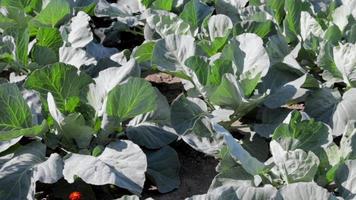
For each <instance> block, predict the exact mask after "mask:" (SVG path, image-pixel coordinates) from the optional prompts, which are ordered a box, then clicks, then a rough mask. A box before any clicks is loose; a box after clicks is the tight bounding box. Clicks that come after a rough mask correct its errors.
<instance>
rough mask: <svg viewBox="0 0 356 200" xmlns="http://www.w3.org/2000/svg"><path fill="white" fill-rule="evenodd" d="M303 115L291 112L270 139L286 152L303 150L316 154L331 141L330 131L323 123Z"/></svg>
mask: <svg viewBox="0 0 356 200" xmlns="http://www.w3.org/2000/svg"><path fill="white" fill-rule="evenodd" d="M305 115H306V114H305V113H300V112H298V111H293V112H292V113H290V114H289V116H288V117H287V118H286V119H287V120H285V121H284V122H283V123H282V124H281V125H279V126H278V127H277V128H276V130H275V131H274V133H273V136H272V138H273V139H274V140H276V141H277V142H278V143H279V144H280V145H281V146H282V147H283V149H285V150H286V151H287V150H296V149H303V150H304V151H313V152H315V153H318V152H319V151H320V150H321V147H322V146H323V145H325V144H328V143H329V142H330V141H331V140H332V139H331V133H330V130H329V128H328V127H327V126H326V125H325V124H324V123H322V122H316V121H315V120H313V119H309V118H308V116H305ZM286 123H287V124H286Z"/></svg>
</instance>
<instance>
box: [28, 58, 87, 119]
mask: <svg viewBox="0 0 356 200" xmlns="http://www.w3.org/2000/svg"><path fill="white" fill-rule="evenodd" d="M91 82H92V79H91V77H90V76H88V75H87V74H85V73H83V72H79V73H78V70H77V69H76V68H75V67H74V66H71V65H66V64H63V63H56V64H53V65H49V66H47V67H44V68H41V69H38V70H35V71H34V72H33V73H32V74H31V75H30V76H29V77H28V79H27V80H26V82H25V87H26V88H28V89H33V90H36V91H38V92H39V93H40V94H41V97H42V98H43V99H46V98H47V93H48V92H51V93H52V95H53V97H54V100H55V102H56V104H57V106H58V108H59V110H60V111H62V112H63V111H65V110H67V108H68V106H70V103H71V102H70V101H73V99H78V100H79V99H80V98H81V96H82V93H83V92H85V89H86V88H87V87H88V85H89V83H91ZM83 90H84V91H83Z"/></svg>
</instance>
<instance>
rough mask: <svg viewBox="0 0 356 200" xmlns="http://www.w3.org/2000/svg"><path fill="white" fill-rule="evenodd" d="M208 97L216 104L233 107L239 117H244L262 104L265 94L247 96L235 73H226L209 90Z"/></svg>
mask: <svg viewBox="0 0 356 200" xmlns="http://www.w3.org/2000/svg"><path fill="white" fill-rule="evenodd" d="M208 98H209V100H210V101H211V102H212V103H213V104H214V105H218V106H222V107H227V108H230V109H233V110H234V111H235V113H236V114H237V115H236V116H237V117H242V116H244V115H246V114H247V113H248V112H249V111H251V110H252V109H253V108H255V107H256V106H257V105H258V104H260V103H261V102H262V101H263V100H264V99H265V96H259V97H254V98H250V99H248V98H246V97H245V95H244V91H243V89H242V86H241V84H240V82H238V81H237V79H236V77H235V76H234V75H233V74H230V73H226V74H224V76H223V77H222V80H221V83H220V85H219V86H217V87H215V88H214V89H212V90H211V91H208Z"/></svg>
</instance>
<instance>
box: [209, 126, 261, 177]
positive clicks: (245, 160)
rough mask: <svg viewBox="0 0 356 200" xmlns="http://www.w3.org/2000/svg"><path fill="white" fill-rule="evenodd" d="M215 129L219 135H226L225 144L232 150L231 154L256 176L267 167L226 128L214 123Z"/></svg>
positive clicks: (247, 170)
mask: <svg viewBox="0 0 356 200" xmlns="http://www.w3.org/2000/svg"><path fill="white" fill-rule="evenodd" d="M214 129H215V130H216V132H217V133H218V134H219V135H222V136H224V140H225V144H226V145H227V147H228V149H229V151H230V155H231V156H232V158H234V159H235V160H236V161H239V162H240V163H241V165H242V167H243V168H244V170H245V171H246V172H248V173H249V174H251V175H253V176H254V175H258V174H259V173H261V172H262V171H263V170H264V169H265V165H264V164H263V163H262V162H260V161H258V160H257V159H256V158H254V157H252V156H251V155H250V154H249V152H247V151H246V150H245V149H244V148H243V147H242V146H241V144H240V143H239V142H238V141H237V140H236V139H235V138H234V137H232V135H231V134H230V133H229V132H228V131H227V130H226V129H224V128H223V127H222V126H220V125H218V124H215V125H214Z"/></svg>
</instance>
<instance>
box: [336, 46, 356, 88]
mask: <svg viewBox="0 0 356 200" xmlns="http://www.w3.org/2000/svg"><path fill="white" fill-rule="evenodd" d="M355 52H356V44H351V43H346V44H340V46H337V47H334V48H333V54H334V60H335V64H336V67H337V69H338V70H339V71H340V72H341V74H342V77H343V79H344V82H345V83H346V84H347V85H349V86H351V87H356V55H355Z"/></svg>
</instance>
